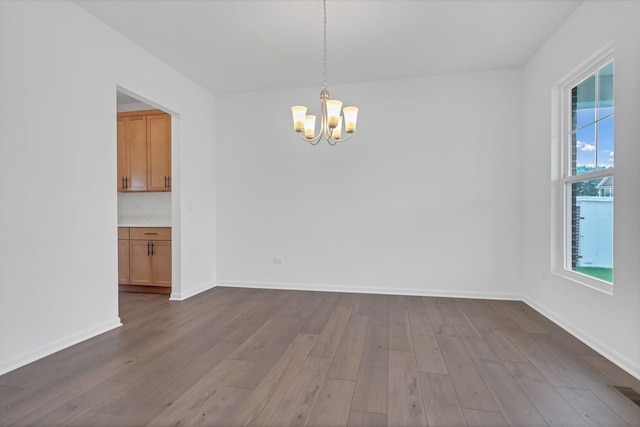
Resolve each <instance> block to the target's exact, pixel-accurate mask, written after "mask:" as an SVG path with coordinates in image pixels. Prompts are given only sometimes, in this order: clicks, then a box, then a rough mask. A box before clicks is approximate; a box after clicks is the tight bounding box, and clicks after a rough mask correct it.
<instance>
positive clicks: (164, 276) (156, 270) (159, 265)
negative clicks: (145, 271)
mask: <svg viewBox="0 0 640 427" xmlns="http://www.w3.org/2000/svg"><path fill="white" fill-rule="evenodd" d="M153 245H154V250H153V252H154V254H153V284H154V285H155V286H166V287H171V242H170V241H167V240H158V241H155V242H153Z"/></svg>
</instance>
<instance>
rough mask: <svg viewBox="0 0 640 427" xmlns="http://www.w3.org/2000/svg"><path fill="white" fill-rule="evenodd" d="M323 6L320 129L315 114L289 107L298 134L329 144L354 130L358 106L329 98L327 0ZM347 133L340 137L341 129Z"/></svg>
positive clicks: (345, 138) (303, 138)
mask: <svg viewBox="0 0 640 427" xmlns="http://www.w3.org/2000/svg"><path fill="white" fill-rule="evenodd" d="M323 8H324V83H323V85H322V90H321V91H320V114H321V115H320V129H319V131H318V133H317V134H316V133H315V132H316V131H315V129H316V116H314V115H312V114H307V107H304V106H301V105H295V106H293V107H291V113H292V114H293V130H294V132H297V133H298V136H299V137H300V138H301V139H302V140H304V141H308V142H309V143H310V144H311V145H317V144H318V143H319V142H320V140H321V139H322V138H324V139H325V140H326V141H327V142H328V143H329V145H336V143H338V142H342V141H346V140H347V139H349V138H350V137H351V134H352V133H354V132H355V131H356V122H357V120H358V107H344V108H342V101H338V100H337V99H331V98H330V97H329V90H328V89H327V87H328V86H327V0H323ZM343 129H344V131H345V132H346V133H347V135H346V136H345V137H344V138H342V131H343Z"/></svg>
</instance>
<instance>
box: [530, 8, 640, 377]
mask: <svg viewBox="0 0 640 427" xmlns="http://www.w3.org/2000/svg"><path fill="white" fill-rule="evenodd" d="M638 17H640V2H637V1H632V2H614V1H589V2H583V3H582V4H581V5H580V6H579V7H578V9H576V11H575V12H574V14H573V15H572V16H571V17H570V18H569V19H568V20H567V22H566V23H565V24H564V25H563V26H562V27H561V28H560V29H559V30H558V31H557V32H556V33H555V35H554V36H553V37H552V38H551V39H550V40H548V42H547V43H546V44H545V45H544V47H543V48H542V49H540V51H539V52H538V53H537V54H536V55H535V56H534V58H532V59H531V61H530V62H529V64H528V65H527V66H526V68H525V74H524V96H525V108H524V118H525V119H524V130H525V132H524V136H525V140H524V151H523V155H524V159H525V161H524V204H523V213H524V265H523V271H524V294H525V299H526V300H527V301H528V302H529V303H530V304H531V305H533V306H534V307H536V308H538V309H539V310H540V311H542V312H543V313H546V314H547V315H548V316H549V317H551V318H552V319H554V320H556V321H557V322H558V323H560V324H561V325H562V326H564V327H566V328H567V329H568V330H570V331H572V332H573V333H574V334H576V335H577V336H578V337H580V338H581V339H583V340H584V341H586V342H587V343H588V344H591V345H592V346H594V347H595V348H596V349H598V350H599V351H601V352H602V353H604V354H605V355H606V356H608V357H609V358H611V359H612V360H614V361H615V362H617V363H618V364H620V365H621V366H623V367H625V368H626V369H627V370H628V371H630V372H631V373H633V374H634V375H635V376H636V377H640V286H639V285H638V283H639V281H638V278H639V277H640V263H639V262H638V254H640V223H639V222H638V211H639V210H640V193H639V192H638V183H639V182H640V168H639V167H638V163H639V161H640V145H639V144H638V135H640V120H638V118H639V117H640V103H639V100H640V78H639V76H640V54H639V52H640V26H639V25H638V22H637V21H638ZM611 42H613V44H614V48H615V54H614V56H615V103H616V107H615V108H616V112H615V115H616V117H615V122H616V129H615V135H616V137H615V158H616V160H615V168H616V171H615V181H616V182H615V185H616V188H615V213H614V227H615V230H614V254H615V255H614V257H615V259H614V282H615V285H614V291H613V295H607V294H605V293H602V292H599V291H596V290H594V289H591V288H587V287H585V286H583V285H580V284H577V283H575V282H572V281H570V280H567V279H565V278H563V277H561V276H559V275H557V274H553V273H552V272H551V271H552V269H551V259H550V255H549V254H550V252H551V250H552V245H553V241H552V235H556V234H557V233H560V232H561V231H560V230H556V229H555V228H553V226H552V224H553V223H552V215H551V197H550V188H551V185H550V180H551V177H552V176H553V174H554V171H553V170H552V168H551V160H552V155H553V154H554V153H555V150H556V149H557V146H555V145H554V147H553V149H552V142H553V144H557V128H555V127H553V126H552V120H551V117H552V115H551V113H550V109H551V108H552V107H553V106H554V105H555V104H554V103H553V97H552V89H553V88H554V86H556V85H557V84H558V83H559V82H560V81H561V80H563V79H564V78H566V77H567V76H568V75H569V74H570V73H572V72H573V71H574V70H575V69H576V67H578V66H579V65H580V64H582V63H583V62H584V61H585V60H587V59H588V58H589V57H590V56H592V55H593V54H594V53H595V52H596V50H598V49H601V48H602V47H604V46H605V45H607V44H608V43H611ZM552 134H553V136H554V137H553V138H552Z"/></svg>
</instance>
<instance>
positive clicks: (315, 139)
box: [298, 132, 322, 145]
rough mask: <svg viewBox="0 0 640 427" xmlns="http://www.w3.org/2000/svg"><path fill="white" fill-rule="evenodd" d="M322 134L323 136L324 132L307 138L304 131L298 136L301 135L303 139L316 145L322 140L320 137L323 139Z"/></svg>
mask: <svg viewBox="0 0 640 427" xmlns="http://www.w3.org/2000/svg"><path fill="white" fill-rule="evenodd" d="M321 136H322V132H319V133H318V134H317V135H315V136H314V137H313V138H311V139H307V138H305V137H304V136H302V132H298V137H299V138H300V139H301V140H303V141H305V142H308V143H310V144H311V145H316V144H317V143H318V142H320V139H321V138H320V137H321Z"/></svg>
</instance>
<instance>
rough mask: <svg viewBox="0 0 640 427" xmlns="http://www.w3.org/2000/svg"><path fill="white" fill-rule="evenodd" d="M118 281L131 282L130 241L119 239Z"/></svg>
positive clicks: (121, 282)
mask: <svg viewBox="0 0 640 427" xmlns="http://www.w3.org/2000/svg"><path fill="white" fill-rule="evenodd" d="M118 283H119V284H121V285H128V284H129V241H128V240H118Z"/></svg>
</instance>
